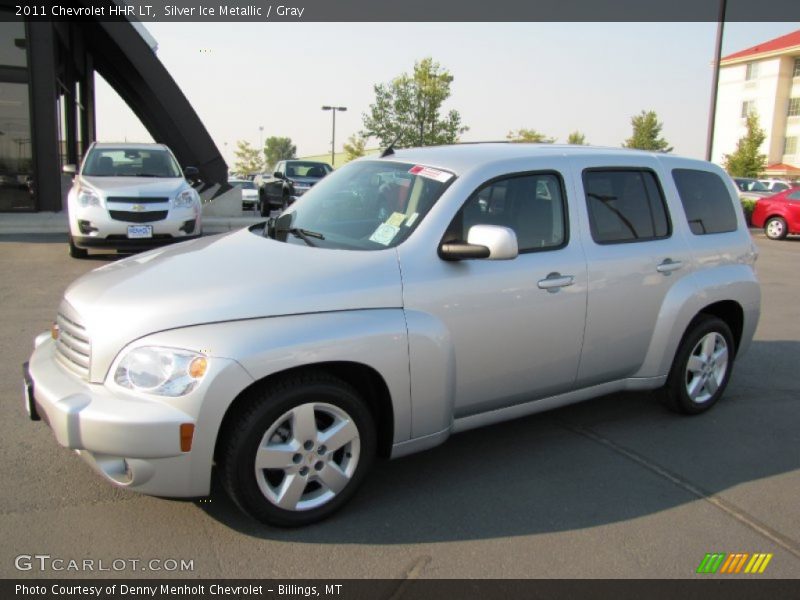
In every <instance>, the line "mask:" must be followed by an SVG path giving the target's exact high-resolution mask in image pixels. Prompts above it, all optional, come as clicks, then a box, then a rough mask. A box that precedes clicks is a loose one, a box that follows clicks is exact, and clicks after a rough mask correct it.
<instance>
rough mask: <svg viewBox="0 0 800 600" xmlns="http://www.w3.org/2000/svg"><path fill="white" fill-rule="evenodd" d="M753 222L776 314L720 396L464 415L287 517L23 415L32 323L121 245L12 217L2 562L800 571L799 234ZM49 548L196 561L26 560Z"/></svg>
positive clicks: (259, 572)
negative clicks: (112, 474) (481, 419)
mask: <svg viewBox="0 0 800 600" xmlns="http://www.w3.org/2000/svg"><path fill="white" fill-rule="evenodd" d="M755 237H756V241H757V244H758V246H759V249H760V252H761V255H760V258H759V261H758V273H759V277H760V279H761V282H762V291H763V299H762V315H761V322H760V324H759V327H758V331H757V333H756V338H755V341H754V342H753V345H752V347H751V348H750V351H749V352H748V353H747V354H746V355H745V356H743V357H741V358H740V360H738V361H737V364H736V369H735V371H734V375H733V379H732V381H731V383H730V385H729V387H728V390H727V393H726V395H725V397H724V398H723V399H722V401H721V402H720V403H719V404H718V405H717V406H716V407H715V408H714V410H713V411H711V412H709V413H707V414H705V415H702V416H700V417H680V416H677V415H674V414H672V413H670V412H667V411H666V410H665V409H663V408H662V407H661V406H660V405H659V404H658V402H657V401H656V400H655V399H653V397H652V396H650V395H649V394H616V395H611V396H607V397H604V398H601V399H599V400H594V401H591V402H587V403H583V404H580V405H576V406H572V407H568V408H565V409H560V410H558V411H554V412H550V413H544V414H541V415H536V416H532V417H528V418H524V419H521V420H517V421H514V422H509V423H505V424H501V425H497V426H493V427H489V428H484V429H480V430H475V431H471V432H467V433H464V434H460V435H457V436H454V437H452V438H451V439H450V440H449V441H448V442H447V443H446V444H445V445H443V446H440V447H438V448H436V449H433V450H431V451H428V452H426V453H422V454H418V455H415V456H411V457H408V458H405V459H401V460H397V461H392V462H383V463H379V464H378V465H376V469H375V470H374V471H373V473H372V475H371V476H370V477H369V478H368V480H367V482H366V484H365V485H364V487H363V488H362V490H361V491H360V493H359V494H358V496H357V497H356V498H355V500H354V501H353V502H351V503H350V504H349V505H348V506H347V507H346V508H345V509H344V510H343V511H342V512H340V513H338V514H337V515H336V516H335V517H334V518H332V519H330V520H328V521H326V522H323V523H320V524H317V525H314V526H312V527H308V528H305V529H301V530H279V529H273V528H269V527H266V526H262V525H260V524H259V523H256V522H254V521H252V520H250V519H248V518H246V517H244V516H242V515H241V514H240V513H239V512H238V511H237V510H236V509H235V508H234V507H233V505H232V504H231V502H230V501H229V500H228V499H227V498H226V497H225V495H224V494H223V493H222V491H221V490H219V489H214V491H213V493H212V495H211V497H210V498H208V499H206V500H203V501H177V500H167V499H161V498H151V497H146V496H139V495H136V494H133V493H128V492H125V491H120V490H116V489H113V488H112V487H111V486H109V485H108V484H106V483H105V482H104V481H102V480H101V479H100V478H99V477H98V476H96V475H95V474H94V473H93V472H92V471H91V470H90V469H89V467H88V466H87V465H85V464H84V463H83V462H82V461H81V460H80V459H79V458H78V457H77V456H75V455H74V454H72V453H71V452H69V451H68V450H65V449H63V448H61V447H59V446H58V445H57V444H56V442H55V440H54V439H53V437H52V435H51V433H50V431H49V430H48V428H47V426H46V425H44V424H42V423H33V422H31V421H29V420H28V419H27V416H26V415H25V413H24V410H23V406H22V380H21V368H20V365H21V363H22V362H23V361H24V360H27V358H28V356H29V354H30V351H31V348H32V340H33V338H34V336H35V335H36V334H37V333H39V332H41V331H43V330H46V329H48V328H49V326H50V323H51V321H52V319H53V317H54V315H55V310H56V307H57V304H58V301H59V298H60V296H61V294H62V293H63V291H64V289H65V288H66V286H67V285H68V284H69V282H70V281H72V280H73V279H74V278H76V277H77V276H79V275H80V274H82V273H84V272H86V271H88V270H90V269H92V268H94V267H98V266H101V265H103V264H106V262H108V261H109V260H113V259H114V257H112V256H109V255H105V256H103V255H101V256H96V257H93V258H91V259H90V260H86V261H78V260H72V259H70V258H68V257H67V254H66V244H65V243H64V240H63V238H62V237H61V236H58V235H18V236H8V235H6V236H2V235H0V305H2V311H0V350H1V351H2V356H3V360H2V362H1V363H0V417H1V418H0V440H2V442H0V444H1V447H2V460H0V539H2V540H3V543H2V545H1V546H2V548H0V577H3V578H16V577H65V576H66V577H87V576H122V577H131V576H144V577H161V576H173V577H175V576H177V577H193V578H197V577H200V578H223V577H247V578H307V577H312V578H364V577H370V578H378V577H380V578H403V577H420V578H460V577H470V578H472V577H474V578H517V577H519V578H527V577H547V578H562V577H565V578H579V577H593V578H611V577H623V578H686V577H699V576H698V575H696V574H695V571H696V569H697V567H698V565H699V564H700V562H701V560H702V559H703V557H704V556H705V554H706V553H708V552H726V553H733V552H747V553H756V552H764V553H772V554H773V555H774V556H773V558H772V560H771V562H770V563H769V566H768V568H767V569H766V571H765V572H764V573H763V574H762V575H756V576H753V575H743V574H741V575H731V576H724V575H715V576H711V577H741V578H745V577H751V578H752V577H783V578H796V577H798V576H800V501H799V500H798V498H800V382H799V380H798V377H797V371H798V367H800V301H798V298H800V277H799V276H798V275H800V238H797V239H793V240H787V241H784V242H770V241H768V240H766V239H765V238H764V237H763V235H761V234H760V233H758V234H755ZM265 269H268V265H267V263H265ZM200 301H202V300H200ZM35 554H39V555H42V554H46V555H50V556H51V557H54V558H61V559H65V560H70V559H74V560H77V561H82V560H83V559H93V560H95V561H98V560H103V561H104V562H105V564H106V565H109V564H111V562H112V561H114V560H117V559H123V560H130V559H136V560H140V561H142V562H145V561H149V560H151V559H159V560H162V561H164V560H169V559H172V560H177V561H179V562H180V561H181V560H184V561H192V567H193V568H192V570H187V571H183V572H181V571H177V572H167V571H164V570H161V571H147V572H141V571H140V569H141V567H137V568H136V569H135V570H134V569H133V568H132V567H131V566H130V565H131V564H132V563H126V565H127V566H126V568H124V569H122V570H119V571H116V570H110V571H104V572H96V571H95V572H74V571H52V570H45V571H42V570H41V569H40V568H39V567H38V565H35V564H34V565H33V568H32V569H31V570H28V571H19V570H17V568H16V567H15V558H16V557H17V556H19V555H35ZM17 562H18V561H17ZM95 564H97V563H95ZM117 564H120V563H117ZM140 564H141V563H140ZM170 564H171V563H170ZM705 577H709V576H705Z"/></svg>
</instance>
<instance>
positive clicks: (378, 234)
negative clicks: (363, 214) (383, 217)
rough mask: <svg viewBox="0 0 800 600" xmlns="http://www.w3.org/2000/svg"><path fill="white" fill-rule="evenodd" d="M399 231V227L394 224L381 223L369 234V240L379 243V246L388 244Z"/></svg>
mask: <svg viewBox="0 0 800 600" xmlns="http://www.w3.org/2000/svg"><path fill="white" fill-rule="evenodd" d="M399 231H400V228H399V227H396V226H395V225H389V224H388V223H381V225H380V226H379V227H378V228H377V229H376V230H375V233H373V234H372V235H371V236H369V240H370V241H371V242H375V243H376V244H380V245H381V246H388V245H389V244H391V243H392V240H393V239H394V237H395V236H396V235H397V232H399Z"/></svg>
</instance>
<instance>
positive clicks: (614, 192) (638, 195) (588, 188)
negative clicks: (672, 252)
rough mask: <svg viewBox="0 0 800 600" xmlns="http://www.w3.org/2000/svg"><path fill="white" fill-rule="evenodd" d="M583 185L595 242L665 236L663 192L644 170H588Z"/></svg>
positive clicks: (667, 224) (667, 220) (667, 225)
mask: <svg viewBox="0 0 800 600" xmlns="http://www.w3.org/2000/svg"><path fill="white" fill-rule="evenodd" d="M583 188H584V190H585V192H586V205H587V207H588V209H589V225H590V229H591V231H592V239H594V241H595V242H597V243H598V244H617V243H621V242H643V241H647V240H654V239H660V238H665V237H669V235H670V233H671V231H670V224H669V217H668V216H667V209H666V206H665V203H664V195H663V193H662V192H661V186H660V185H659V183H658V180H657V179H656V175H655V173H653V172H652V171H648V170H644V169H642V170H638V169H637V170H627V169H614V170H605V169H597V170H588V171H584V173H583Z"/></svg>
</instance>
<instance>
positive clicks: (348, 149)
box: [344, 133, 367, 163]
mask: <svg viewBox="0 0 800 600" xmlns="http://www.w3.org/2000/svg"><path fill="white" fill-rule="evenodd" d="M366 145H367V139H366V138H365V137H363V136H361V135H358V134H357V133H354V134H353V135H351V136H350V137H349V138H347V141H346V142H345V143H344V155H345V156H344V162H346V163H348V162H350V161H351V160H355V159H357V158H359V157H361V156H364V149H365V148H366Z"/></svg>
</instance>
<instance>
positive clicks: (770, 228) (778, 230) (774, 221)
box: [764, 217, 789, 240]
mask: <svg viewBox="0 0 800 600" xmlns="http://www.w3.org/2000/svg"><path fill="white" fill-rule="evenodd" d="M788 234H789V228H788V227H787V226H786V221H785V220H784V219H783V218H782V217H770V218H769V219H767V222H766V223H764V235H766V236H767V237H768V238H769V239H771V240H782V239H784V238H785V237H786V236H787V235H788Z"/></svg>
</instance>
